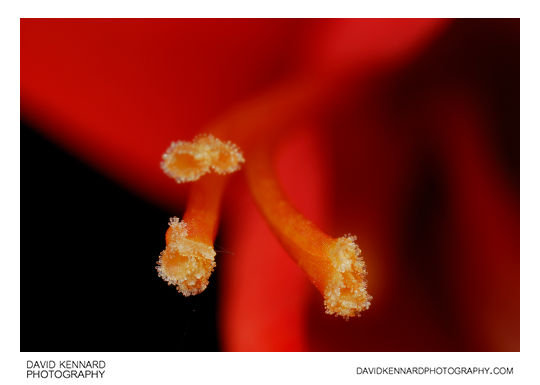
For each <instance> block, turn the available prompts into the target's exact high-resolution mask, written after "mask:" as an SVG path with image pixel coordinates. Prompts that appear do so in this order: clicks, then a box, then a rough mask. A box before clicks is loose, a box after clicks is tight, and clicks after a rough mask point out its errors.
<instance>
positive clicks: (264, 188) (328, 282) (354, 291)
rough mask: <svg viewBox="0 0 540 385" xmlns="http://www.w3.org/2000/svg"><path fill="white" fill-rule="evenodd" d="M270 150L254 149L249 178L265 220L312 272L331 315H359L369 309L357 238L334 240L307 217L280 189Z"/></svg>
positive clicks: (347, 316) (364, 268)
mask: <svg viewBox="0 0 540 385" xmlns="http://www.w3.org/2000/svg"><path fill="white" fill-rule="evenodd" d="M269 151H270V148H269V146H267V145H264V144H263V145H262V146H259V147H258V148H254V149H253V151H251V152H250V153H249V156H248V159H247V162H246V169H245V172H246V177H247V181H248V184H249V187H250V190H251V193H252V195H253V197H254V199H255V202H256V204H257V206H258V208H259V210H260V211H261V213H262V215H263V217H264V218H265V220H266V221H267V223H268V224H269V225H270V228H271V229H272V231H273V232H274V233H275V235H276V236H277V237H278V239H279V240H280V242H281V243H282V245H283V246H284V247H285V249H286V250H287V252H288V254H289V255H290V256H291V257H292V258H293V259H294V260H295V261H296V262H297V263H298V265H299V266H300V267H301V268H302V269H303V270H304V271H305V272H306V273H307V275H308V276H309V278H310V280H311V281H312V283H313V284H314V285H315V286H316V287H317V289H318V290H319V291H320V292H321V294H322V295H323V297H324V305H325V308H326V313H328V314H334V315H338V316H342V317H344V318H346V319H348V318H349V317H355V316H359V315H360V313H361V312H362V311H363V310H366V309H368V308H369V306H370V304H371V303H370V301H371V299H372V297H371V296H370V295H369V294H368V292H367V279H366V275H367V271H366V265H365V263H364V260H363V259H362V257H361V256H360V253H361V251H360V249H359V248H358V246H357V245H356V243H355V241H356V237H354V236H352V235H345V236H343V237H340V238H332V237H330V236H328V235H326V234H325V233H324V232H322V231H321V230H320V229H319V228H318V227H317V226H315V224H313V223H312V222H311V221H309V220H308V219H306V218H305V217H304V216H302V215H301V214H300V213H299V212H298V211H297V210H296V209H295V208H294V207H293V206H292V205H291V203H290V202H289V201H288V199H287V198H286V196H285V194H284V193H283V191H282V190H281V188H280V186H279V183H278V181H277V178H276V175H275V173H274V170H273V167H272V159H271V157H270V154H269Z"/></svg>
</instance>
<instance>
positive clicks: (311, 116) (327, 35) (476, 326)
mask: <svg viewBox="0 0 540 385" xmlns="http://www.w3.org/2000/svg"><path fill="white" fill-rule="evenodd" d="M21 132H22V139H21V148H22V150H21V151H22V156H21V162H22V175H23V177H22V179H23V189H24V190H26V191H33V192H34V193H36V194H35V195H36V196H33V198H32V199H28V205H27V206H26V207H27V208H28V214H29V215H32V216H34V217H39V218H41V219H42V220H43V221H45V223H46V226H44V227H45V228H44V229H43V230H41V231H40V234H38V236H37V238H36V239H35V240H32V241H30V242H28V244H25V243H26V241H24V240H23V243H24V245H23V246H22V256H21V272H23V271H24V272H26V273H27V274H21V296H22V299H23V300H24V299H26V300H28V301H29V303H30V301H31V298H32V293H31V290H30V286H33V287H34V288H35V287H40V288H41V290H43V297H44V298H47V297H48V296H53V295H66V296H68V298H71V300H68V301H67V303H71V304H72V305H66V306H67V307H66V309H65V313H63V314H64V316H62V315H59V316H58V317H57V318H54V317H53V318H51V319H50V323H51V325H54V326H51V327H52V328H58V329H54V330H58V332H57V333H58V334H60V335H62V333H63V332H61V330H64V331H65V335H64V337H61V338H60V337H59V338H58V339H57V340H55V342H54V343H53V342H52V340H51V339H48V337H47V336H39V335H38V334H37V330H36V332H35V334H33V333H34V332H31V330H33V329H35V328H36V324H35V322H36V321H35V318H36V317H35V314H36V313H34V311H35V312H37V311H38V310H39V309H42V308H45V306H46V303H45V302H41V300H36V301H37V302H36V303H35V307H34V308H29V309H26V310H25V309H23V308H22V309H21V330H27V331H28V333H26V334H25V335H26V336H25V337H24V338H22V339H21V349H23V350H28V351H40V350H49V351H53V350H58V351H69V350H107V349H110V350H147V351H184V350H188V351H189V350H223V351H519V349H520V345H519V337H520V327H519V325H520V297H519V294H520V292H519V286H520V285H519V284H520V281H519V280H520V277H519V268H520V256H519V251H520V249H519V167H520V165H519V20H518V19H155V20H154V19H22V20H21ZM55 157H56V158H55ZM54 159H57V161H55V160H54ZM25 181H26V182H25ZM25 183H28V187H25ZM77 186H80V188H78V187H77ZM38 191H39V192H40V193H38ZM23 202H24V200H23ZM23 206H25V204H24V203H23ZM23 211H24V209H23ZM22 214H23V216H24V214H25V213H24V212H23V213H22ZM73 217H76V218H74V219H72V220H70V218H73ZM25 226H29V224H25V225H23V227H22V234H25V233H26V231H25V228H24V227H25ZM25 248H26V249H25ZM45 256H46V258H45ZM27 288H28V289H27ZM175 289H176V290H175ZM60 293H61V294H60ZM76 298H78V299H81V301H83V302H84V303H86V304H89V305H88V306H89V307H90V306H96V307H102V310H101V311H100V312H98V313H99V314H101V315H99V314H98V313H91V312H90V311H89V310H88V311H87V310H86V309H85V308H84V306H83V307H77V306H76V305H75V303H76ZM83 325H86V326H83ZM89 325H104V326H103V327H107V328H111V329H113V330H114V334H115V338H114V339H112V340H110V341H107V344H109V345H106V346H105V347H103V346H102V345H98V343H99V340H100V337H99V333H98V331H97V329H96V331H95V333H94V332H93V331H88V333H89V334H88V335H87V337H86V338H85V342H84V343H85V344H86V345H84V346H83V348H82V349H79V348H77V347H76V346H75V345H73V342H72V341H70V338H69V334H70V333H75V330H76V329H77V328H87V330H90V329H93V327H89ZM96 327H97V326H96ZM156 330H159V331H160V333H159V334H160V336H158V335H157V333H156ZM163 335H165V336H166V337H165V338H164V337H162V336H163ZM135 336H139V337H138V338H135ZM100 347H101V348H100Z"/></svg>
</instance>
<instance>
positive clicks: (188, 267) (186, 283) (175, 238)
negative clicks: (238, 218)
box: [156, 175, 226, 296]
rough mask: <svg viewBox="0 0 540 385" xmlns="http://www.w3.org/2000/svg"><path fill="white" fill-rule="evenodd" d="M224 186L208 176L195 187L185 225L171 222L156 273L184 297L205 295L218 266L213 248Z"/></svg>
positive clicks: (177, 220)
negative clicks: (203, 293) (213, 272)
mask: <svg viewBox="0 0 540 385" xmlns="http://www.w3.org/2000/svg"><path fill="white" fill-rule="evenodd" d="M225 182H226V179H225V177H223V176H219V175H206V176H204V177H202V178H201V179H200V180H199V181H197V182H195V183H193V185H192V186H191V190H190V194H189V198H188V203H187V209H186V212H185V213H184V217H183V218H182V221H179V219H178V218H176V217H173V218H171V220H170V222H169V229H168V230H167V233H166V235H165V241H166V244H167V246H166V248H165V250H163V251H162V252H161V254H160V256H159V260H158V265H157V267H156V269H157V271H158V274H159V276H160V277H161V278H163V279H164V280H165V281H166V282H167V283H168V284H169V285H175V286H176V288H177V289H178V291H179V292H180V293H182V294H183V295H185V296H190V295H195V294H199V293H201V292H202V291H204V290H205V289H206V287H207V286H208V280H209V278H210V275H211V274H212V271H213V270H214V267H215V266H216V262H215V261H214V257H215V255H216V252H215V251H214V247H213V244H214V238H215V236H216V232H217V227H218V222H219V209H220V205H221V197H222V195H223V190H224V187H225Z"/></svg>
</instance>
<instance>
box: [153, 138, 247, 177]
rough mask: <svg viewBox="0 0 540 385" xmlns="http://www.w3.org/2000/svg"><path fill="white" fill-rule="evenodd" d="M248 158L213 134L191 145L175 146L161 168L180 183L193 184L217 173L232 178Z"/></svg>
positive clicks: (187, 143) (181, 144)
mask: <svg viewBox="0 0 540 385" xmlns="http://www.w3.org/2000/svg"><path fill="white" fill-rule="evenodd" d="M243 162H244V156H243V155H242V152H241V151H240V150H239V149H238V147H237V146H236V145H235V144H234V143H232V142H222V141H221V140H219V139H218V138H216V137H215V136H213V135H209V134H201V135H198V136H196V137H195V139H193V141H191V142H184V141H177V142H173V143H171V145H170V146H169V148H168V149H167V151H166V152H165V153H164V154H163V160H162V162H161V168H162V170H163V171H164V172H165V174H167V175H168V176H170V177H171V178H173V179H174V180H176V182H178V183H184V182H191V181H195V180H197V179H199V178H200V177H201V176H203V175H205V174H207V173H209V172H210V171H214V172H216V173H218V174H230V173H232V172H235V171H237V170H239V169H240V165H241V163H243Z"/></svg>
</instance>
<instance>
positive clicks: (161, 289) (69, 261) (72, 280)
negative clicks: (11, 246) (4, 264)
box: [21, 119, 219, 351]
mask: <svg viewBox="0 0 540 385" xmlns="http://www.w3.org/2000/svg"><path fill="white" fill-rule="evenodd" d="M21 121H22V122H21V195H22V196H21V351H216V350H218V349H219V346H218V337H217V319H216V316H217V314H216V285H217V282H216V280H217V277H218V276H219V274H216V273H214V275H213V277H212V280H211V282H210V285H209V286H208V288H207V289H206V291H205V292H204V293H203V294H201V295H198V296H195V297H189V298H184V297H183V296H182V295H180V294H178V293H177V292H176V290H175V289H174V288H173V287H171V286H167V285H166V284H165V283H164V282H163V281H162V280H161V279H160V278H159V277H158V276H157V273H156V271H155V264H156V261H157V257H158V255H159V253H160V251H161V250H162V249H163V247H164V246H165V239H164V234H165V231H166V229H167V222H168V218H169V217H170V216H171V213H167V212H164V211H162V210H161V209H159V208H157V207H155V206H153V205H152V204H150V203H148V202H146V201H144V200H142V199H140V198H139V197H137V196H135V195H132V194H131V193H130V192H129V191H127V190H125V189H123V188H121V187H120V186H118V185H117V184H115V183H114V182H112V181H110V180H108V179H107V178H105V177H104V176H102V175H100V174H99V173H97V172H96V171H94V170H92V169H91V168H89V167H88V166H87V165H86V164H84V163H82V162H81V161H79V160H78V159H76V158H74V157H72V156H71V155H69V154H67V153H66V152H64V151H63V150H62V149H60V148H58V147H57V146H56V145H54V144H53V143H51V142H49V141H48V140H46V139H45V138H43V137H41V136H40V135H39V134H37V133H36V132H35V131H34V130H33V127H31V126H30V125H29V124H28V123H27V122H25V121H24V119H22V120H21Z"/></svg>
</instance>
